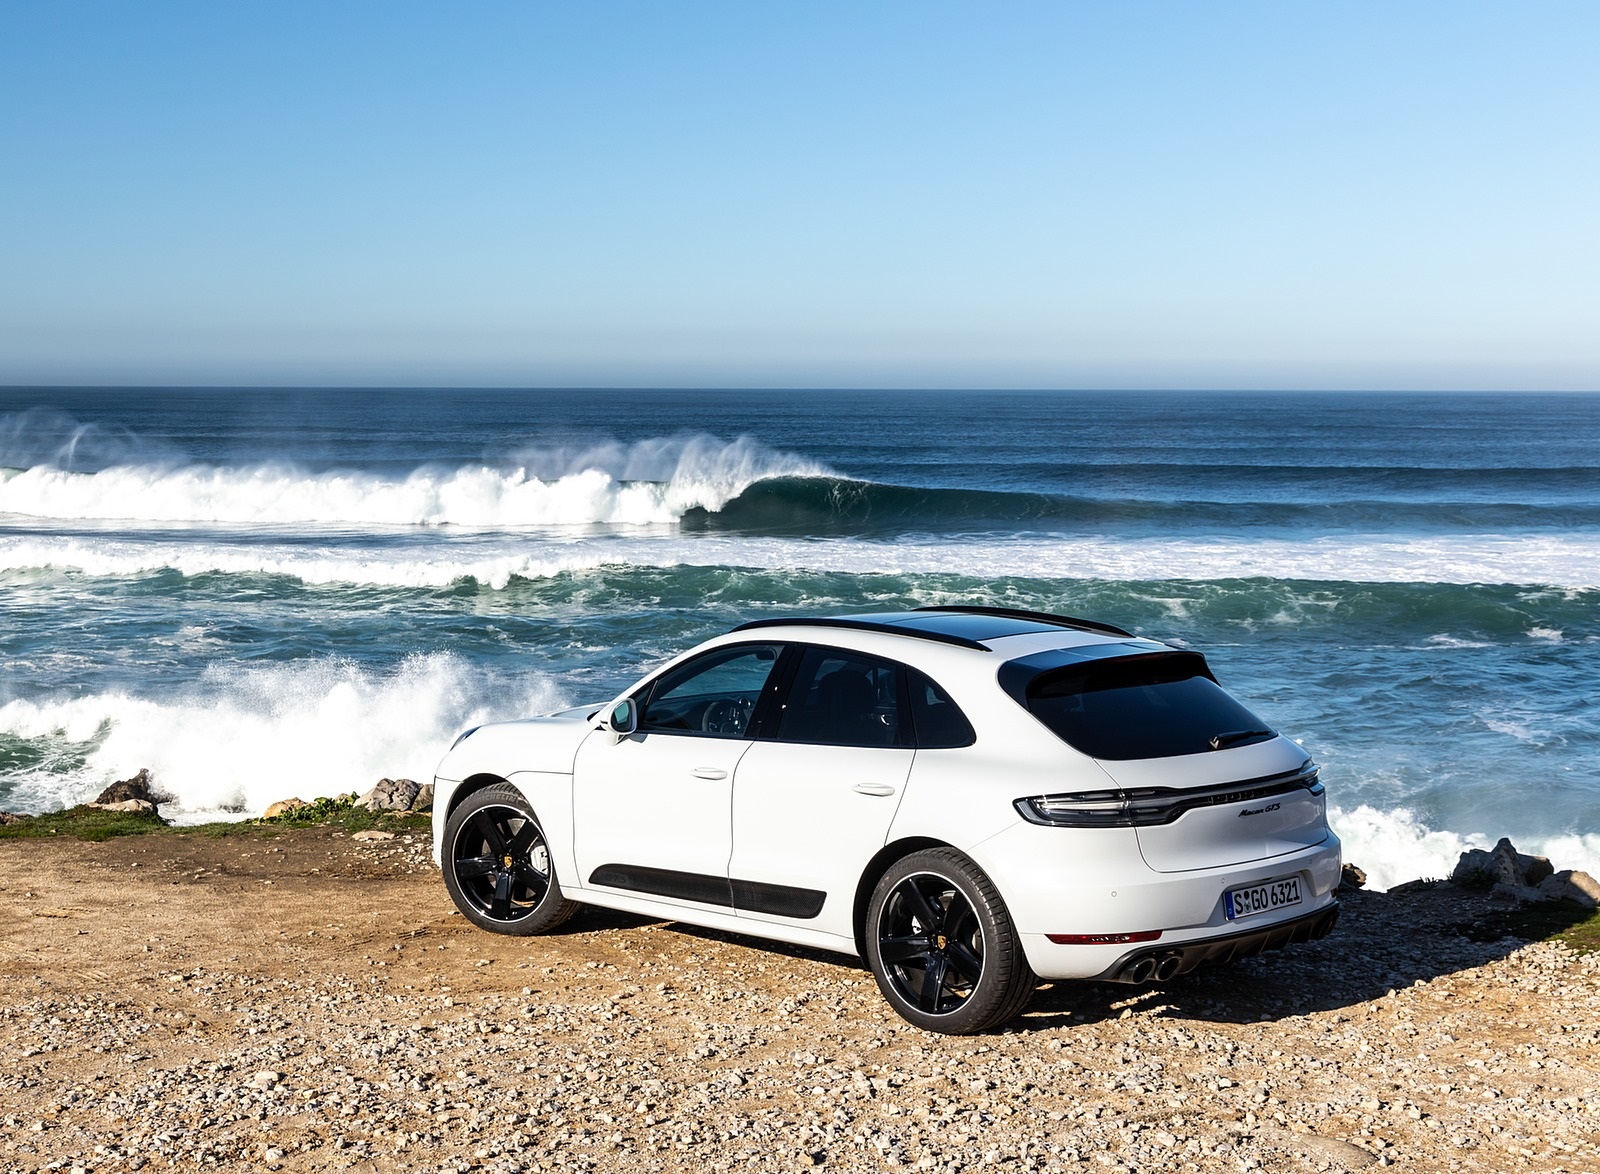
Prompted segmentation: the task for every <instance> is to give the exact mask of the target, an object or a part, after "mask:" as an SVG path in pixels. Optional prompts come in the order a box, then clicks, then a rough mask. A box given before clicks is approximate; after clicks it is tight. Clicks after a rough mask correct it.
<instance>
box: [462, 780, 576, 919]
mask: <svg viewBox="0 0 1600 1174" xmlns="http://www.w3.org/2000/svg"><path fill="white" fill-rule="evenodd" d="M440 857H441V859H442V860H443V862H444V887H445V888H446V889H448V890H449V892H450V899H451V900H452V901H454V902H455V903H456V908H457V909H459V910H461V912H462V913H465V914H466V915H467V917H468V918H469V919H470V920H471V921H472V922H473V923H474V924H475V925H478V926H481V927H482V928H483V929H487V930H490V931H492V932H494V933H503V934H514V935H517V936H526V935H528V934H536V933H543V932H544V931H545V930H547V929H554V928H555V927H556V926H558V925H560V924H561V923H562V922H563V921H566V920H567V918H569V917H571V916H572V915H573V914H574V913H576V912H577V911H578V908H579V906H578V904H577V902H575V901H568V900H566V899H565V898H564V897H563V896H562V895H561V883H560V882H559V881H558V880H556V870H555V866H554V865H553V864H552V863H551V860H550V845H549V844H548V843H547V842H546V840H545V838H544V829H543V828H541V827H540V826H539V821H538V819H537V818H536V817H535V816H534V814H533V809H532V808H531V807H529V806H528V801H527V800H526V799H525V798H523V796H522V792H521V791H518V790H517V789H516V788H515V787H513V786H511V784H509V783H496V784H494V785H493V786H490V787H484V788H483V789H482V790H481V791H474V792H473V793H472V794H471V795H468V796H467V797H466V798H465V799H463V800H462V801H461V806H460V807H457V808H456V809H455V810H454V811H452V812H451V813H450V818H449V819H448V820H446V821H445V825H444V844H443V850H442V851H441V853H440Z"/></svg>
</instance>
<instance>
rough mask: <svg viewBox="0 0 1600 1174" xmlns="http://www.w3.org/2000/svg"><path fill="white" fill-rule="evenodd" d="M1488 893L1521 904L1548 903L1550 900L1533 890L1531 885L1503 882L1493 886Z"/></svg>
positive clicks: (1538, 891) (1541, 892)
mask: <svg viewBox="0 0 1600 1174" xmlns="http://www.w3.org/2000/svg"><path fill="white" fill-rule="evenodd" d="M1489 891H1490V892H1491V893H1493V894H1494V895H1495V896H1497V897H1510V898H1511V899H1512V900H1514V901H1521V902H1522V903H1523V904H1527V903H1529V902H1531V901H1548V900H1549V899H1550V898H1549V897H1547V896H1545V894H1544V893H1543V891H1541V890H1539V889H1536V888H1534V887H1533V886H1532V885H1514V884H1507V883H1506V882H1504V881H1502V882H1501V883H1499V884H1497V885H1495V887H1494V888H1492V889H1490V890H1489Z"/></svg>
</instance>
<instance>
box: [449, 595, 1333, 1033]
mask: <svg viewBox="0 0 1600 1174" xmlns="http://www.w3.org/2000/svg"><path fill="white" fill-rule="evenodd" d="M436 788H437V790H436V793H435V799H434V817H433V819H434V823H433V837H434V855H435V858H436V859H437V860H438V861H439V864H440V867H441V868H442V870H443V873H444V881H445V885H446V887H447V888H448V889H449V891H450V896H451V897H452V899H454V901H455V903H456V905H457V906H458V907H459V908H460V909H461V911H462V912H463V913H464V914H466V916H467V917H469V918H470V919H471V920H472V921H473V922H475V923H476V924H478V925H480V926H482V927H483V928H484V929H487V930H492V931H494V932H496V933H504V934H536V933H539V932H541V931H544V930H548V929H550V928H552V927H553V926H556V925H559V924H560V923H561V922H563V921H565V920H566V919H567V918H569V917H570V916H572V914H573V912H574V911H575V910H577V909H578V907H579V906H580V905H584V904H590V905H602V906H606V907H608V908H612V909H622V910H628V911H631V912H634V913H640V914H645V915H647V916H650V917H660V918H670V919H674V920H678V921H684V922H689V923H692V924H695V925H701V926H709V927H712V928H715V929H721V930H727V931H730V932H733V933H741V934H750V935H753V936H756V937H765V938H772V939H775V940H778V941H783V942H793V943H796V944H799V945H805V946H814V947H820V948H822V949H827V950H836V951H840V952H843V953H848V954H856V955H860V956H862V957H864V958H865V959H866V961H867V964H868V965H869V966H870V967H871V969H872V973H873V975H874V977H875V978H876V979H877V982H878V987H879V989H880V990H881V991H882V992H883V995H884V998H886V999H887V1000H888V1001H889V1003H890V1005H892V1006H893V1007H894V1009H895V1010H896V1011H897V1012H898V1013H899V1014H900V1015H902V1016H904V1017H905V1018H906V1019H907V1020H909V1021H910V1022H912V1023H914V1024H917V1025H918V1026H921V1027H924V1028H928V1029H930V1030H932V1031H940V1032H948V1033H966V1032H976V1031H984V1030H987V1029H990V1028H993V1027H996V1026H998V1025H1000V1024H1004V1023H1006V1022H1007V1021H1009V1020H1011V1019H1013V1018H1014V1017H1016V1016H1017V1015H1018V1014H1020V1013H1021V1011H1022V1009H1023V1007H1024V1006H1025V1005H1026V1004H1027V1002H1028V999H1029V997H1030V995H1031V994H1032V993H1033V989H1034V986H1035V985H1036V980H1037V979H1039V978H1049V979H1102V980H1112V981H1117V982H1145V981H1150V980H1165V979H1169V978H1171V977H1173V976H1174V975H1177V974H1181V973H1184V972H1186V971H1189V970H1192V969H1193V968H1194V967H1196V966H1199V965H1201V964H1202V963H1211V962H1222V961H1226V960H1229V959H1232V958H1237V957H1242V956H1246V955H1252V954H1258V953H1260V952H1261V951H1263V950H1268V949H1274V948H1277V947H1280V946H1284V945H1287V944H1289V943H1291V942H1301V941H1307V940H1310V939H1313V938H1319V937H1321V936H1323V935H1324V934H1326V933H1327V932H1328V931H1329V930H1330V929H1331V928H1332V927H1333V924H1334V921H1335V920H1336V919H1337V917H1338V906H1337V905H1336V903H1335V900H1334V889H1335V887H1336V886H1337V885H1338V882H1339V866H1340V858H1339V841H1338V839H1337V838H1335V836H1334V835H1333V833H1332V832H1331V831H1330V830H1329V828H1328V821H1327V813H1326V809H1325V804H1324V801H1323V793H1322V784H1321V783H1319V782H1318V781H1317V768H1316V766H1315V764H1314V763H1312V762H1311V760H1310V759H1309V758H1308V757H1307V756H1306V753H1305V751H1303V750H1302V749H1301V748H1300V747H1299V746H1297V745H1295V743H1294V742H1292V741H1290V740H1289V739H1288V738H1285V737H1283V736H1282V735H1280V734H1277V733H1275V732H1274V731H1273V730H1272V729H1270V728H1269V727H1268V726H1267V725H1266V723H1265V722H1263V721H1262V720H1261V719H1260V718H1259V717H1257V716H1255V715H1254V714H1253V713H1251V712H1250V711H1249V710H1248V709H1246V708H1245V707H1244V706H1243V705H1241V704H1240V703H1239V702H1238V701H1237V700H1235V699H1234V698H1233V697H1232V696H1231V695H1229V694H1228V693H1227V692H1225V691H1224V690H1223V689H1222V687H1221V686H1220V685H1218V684H1217V682H1216V679H1215V678H1214V677H1213V676H1212V674H1211V670H1210V668H1209V667H1208V666H1207V664H1206V661H1205V658H1204V657H1202V656H1201V655H1200V654H1199V653H1196V652H1193V651H1189V650H1187V649H1182V648H1176V647H1173V646H1171V645H1168V644H1162V643H1158V642H1156V641H1153V640H1147V639H1141V638H1139V637H1136V636H1132V635H1130V634H1129V633H1127V632H1124V631H1122V630H1121V629H1119V628H1114V627H1111V626H1109V625H1106V624H1099V623H1093V622H1090V621H1087V620H1075V619H1069V618H1066V617H1063V616H1054V615H1043V614H1038V613H1033V612H1019V611H1010V610H1005V609H999V608H976V607H941V608H923V609H918V610H915V611H905V612H891V613H880V614H873V615H858V616H840V617H819V618H811V619H794V618H784V619H774V620H765V621H759V622H756V623H750V624H745V625H743V626H742V627H739V628H736V629H734V630H733V631H731V632H729V633H727V634H725V635H722V636H718V637H715V638H714V639H711V640H708V641H706V642H705V643H704V644H701V645H700V646H699V647H697V648H693V649H691V650H689V651H688V652H685V653H683V654H682V655H681V656H679V657H677V658H676V659H674V660H672V661H670V662H668V663H667V664H666V665H665V666H664V667H662V668H660V669H658V670H657V671H655V672H653V673H651V674H650V675H649V676H647V677H645V678H644V679H643V680H641V681H640V682H639V683H638V684H636V685H634V686H633V687H632V688H630V689H629V690H628V691H627V692H626V693H625V694H623V695H622V696H621V697H619V698H617V699H616V700H614V701H612V702H611V703H610V704H608V705H599V706H587V707H584V708H582V709H574V710H569V711H566V712H563V713H556V714H551V715H549V716H546V717H536V718H527V719H524V720H521V721H510V722H497V723H494V724H491V725H485V726H480V727H478V728H476V729H473V730H468V731H467V732H466V733H464V734H462V735H461V737H460V738H458V739H457V740H456V744H455V745H454V746H453V747H452V748H451V750H450V752H449V753H448V754H447V755H446V756H445V758H444V761H443V762H441V763H440V764H439V771H438V778H437V780H436Z"/></svg>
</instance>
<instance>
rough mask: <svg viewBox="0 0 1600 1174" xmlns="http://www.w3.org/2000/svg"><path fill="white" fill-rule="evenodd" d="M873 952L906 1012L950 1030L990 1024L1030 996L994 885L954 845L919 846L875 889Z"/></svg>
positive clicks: (883, 982)
mask: <svg viewBox="0 0 1600 1174" xmlns="http://www.w3.org/2000/svg"><path fill="white" fill-rule="evenodd" d="M866 945H867V961H868V963H869V964H870V965H871V967H872V973H873V977H875V978H876V979H877V980H878V989H879V990H881V991H882V992H883V995H884V997H885V998H886V999H888V1000H889V1003H890V1005H891V1006H893V1007H894V1009H895V1010H896V1011H897V1012H899V1014H900V1015H901V1016H903V1017H904V1018H905V1019H907V1020H909V1021H910V1022H912V1023H914V1024H916V1025H917V1026H918V1027H924V1028H927V1029H928V1030H930V1031H938V1032H943V1033H945V1034H948V1035H966V1034H970V1033H972V1032H979V1031H987V1030H989V1029H990V1028H992V1027H997V1026H999V1025H1000V1024H1003V1023H1006V1022H1008V1021H1009V1020H1011V1019H1014V1018H1016V1016H1017V1015H1019V1014H1021V1012H1022V1008H1023V1007H1024V1006H1026V1005H1027V1002H1028V999H1029V998H1030V997H1032V994H1033V988H1034V982H1035V980H1034V976H1033V972H1032V971H1031V970H1029V969H1028V963H1027V960H1026V959H1025V958H1024V957H1023V954H1022V947H1021V944H1020V943H1019V942H1018V940H1017V936H1016V932H1015V930H1013V928H1012V926H1011V917H1010V914H1009V913H1007V911H1006V907H1005V903H1004V902H1003V901H1002V900H1001V899H1000V894H999V892H998V891H997V890H996V889H995V887H994V884H993V883H992V882H991V881H990V880H989V878H988V877H987V876H985V875H984V873H983V872H982V870H981V869H979V868H978V866H977V865H976V864H974V863H973V862H972V861H971V860H969V859H967V858H966V857H965V856H963V855H962V854H961V853H959V852H957V851H955V850H954V849H952V848H934V849H929V850H927V851H924V852H915V853H912V854H911V855H910V856H907V857H905V858H904V859H902V860H900V861H899V862H898V863H896V864H895V865H894V866H893V867H892V868H890V869H889V871H888V872H887V873H885V874H884V875H883V878H882V879H881V880H879V882H878V885H877V888H876V889H875V890H874V891H873V894H872V901H871V904H870V905H869V907H868V912H867V933H866Z"/></svg>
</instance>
